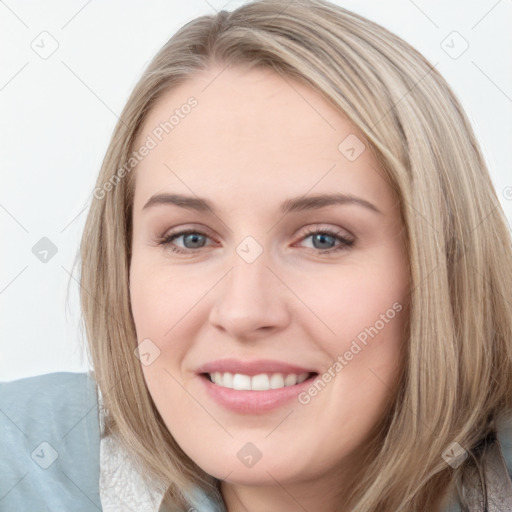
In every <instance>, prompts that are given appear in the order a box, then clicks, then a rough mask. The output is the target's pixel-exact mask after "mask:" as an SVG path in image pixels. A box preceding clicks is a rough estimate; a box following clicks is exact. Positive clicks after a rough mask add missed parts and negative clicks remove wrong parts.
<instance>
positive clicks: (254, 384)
mask: <svg viewBox="0 0 512 512" xmlns="http://www.w3.org/2000/svg"><path fill="white" fill-rule="evenodd" d="M206 375H207V377H208V378H209V379H210V381H211V382H212V383H214V384H216V385H217V386H221V387H224V388H229V389H234V390H238V391H268V390H270V389H281V388H284V387H287V386H295V385H296V384H300V383H302V382H304V381H305V380H306V379H308V378H309V377H310V376H311V374H310V373H308V372H305V373H300V374H295V373H289V374H284V373H270V374H266V373H261V374H259V375H253V376H250V375H244V374H241V373H235V374H233V373H230V372H213V373H207V374H206Z"/></svg>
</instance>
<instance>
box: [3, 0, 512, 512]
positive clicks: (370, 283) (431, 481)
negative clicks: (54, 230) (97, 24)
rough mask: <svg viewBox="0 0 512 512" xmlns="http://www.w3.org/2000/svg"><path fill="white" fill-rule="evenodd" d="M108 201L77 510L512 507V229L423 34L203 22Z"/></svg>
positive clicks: (120, 141)
mask: <svg viewBox="0 0 512 512" xmlns="http://www.w3.org/2000/svg"><path fill="white" fill-rule="evenodd" d="M94 196H95V199H94V201H93V204H92V206H91V209H90V212H89V216H88V219H87V223H86V227H85V231H84V235H83V239H82V245H81V259H82V276H81V278H82V280H81V300H82V308H83V312H84V319H85V325H86V331H87V337H88V343H89V349H90V353H91V356H92V362H93V366H94V374H93V375H91V376H90V377H87V378H84V376H81V377H80V379H79V380H77V379H78V377H77V378H73V377H70V376H69V375H66V374H58V375H57V376H53V377H52V379H54V380H52V383H54V384H55V386H56V388H57V389H58V388H59V387H60V388H62V386H69V387H70V390H69V393H68V395H67V396H73V395H69V394H70V393H73V391H72V390H73V389H75V392H74V398H71V399H69V398H68V399H66V398H65V396H63V397H62V398H59V399H58V400H60V403H61V404H65V405H66V407H64V406H61V409H59V412H58V414H54V417H59V418H60V419H59V422H57V421H56V420H53V421H52V422H51V425H52V428H55V431H56V432H58V434H59V435H58V436H57V435H54V438H55V439H56V440H54V441H53V443H54V444H58V443H60V444H58V447H57V448H55V447H54V446H53V444H52V443H51V442H48V443H47V445H46V444H41V445H37V446H35V445H34V450H33V451H32V452H31V453H32V455H31V458H32V460H33V461H35V462H38V460H37V459H39V462H43V464H42V465H43V466H44V465H47V470H51V463H50V461H51V460H52V459H53V460H54V461H58V459H59V458H60V460H61V461H63V462H62V464H63V467H62V468H60V469H61V471H60V473H58V474H54V475H53V476H52V479H53V480H52V481H56V482H58V483H60V484H61V488H62V484H63V483H64V485H63V487H64V488H66V489H72V490H71V491H69V493H70V494H69V496H71V495H73V496H78V497H75V498H73V499H76V500H77V501H76V503H78V502H79V500H80V499H82V500H84V498H83V496H82V497H80V496H79V493H78V492H77V491H76V489H75V487H78V488H80V490H81V493H82V495H85V496H86V497H87V500H89V501H90V502H92V503H94V505H95V506H96V507H97V508H99V506H100V505H99V501H101V505H102V506H103V507H105V509H106V510H108V509H109V507H110V505H109V503H112V502H115V501H116V499H117V500H119V501H122V500H127V501H128V498H129V499H130V500H136V499H138V500H139V504H138V505H137V506H135V509H137V510H142V509H144V508H143V507H146V508H145V509H147V510H158V509H159V510H226V511H228V512H233V511H237V510H247V511H252V510H272V511H280V510H287V511H289V510H315V511H334V510H337V511H349V510H350V511H353V512H368V511H404V512H405V511H413V510H418V511H419V510H438V511H448V510H450V511H456V510H508V509H509V508H507V507H512V485H511V482H510V479H509V474H510V473H512V454H511V453H510V450H511V445H512V437H511V436H510V432H509V430H510V425H511V420H512V418H511V393H512V377H511V376H512V345H511V339H512V314H511V311H510V304H512V292H511V290H510V286H509V284H508V283H510V280H511V278H512V266H511V262H512V250H511V243H510V235H509V232H508V229H507V225H506V222H505V218H504V215H503V212H502V210H501V208H500V206H499V202H498V199H497V197H496V194H495V192H494V190H493V187H492V183H491V180H490V178H489V174H488V171H487V169H486V166H485V163H484V161H483V158H482V156H481V152H480V150H479V147H478V144H477V141H476V138H475V136H474V134H473V131H472V128H471V126H470V124H469V122H468V120H467V117H466V115H465V114H464V112H463V110H462V108H461V107H460V104H459V102H458V100H457V99H456V97H455V96H454V94H453V92H452V91H451V90H450V88H449V87H448V85H447V84H446V82H445V81H444V79H443V78H442V77H441V76H440V75H439V73H438V72H437V71H436V70H435V68H434V67H432V66H431V65H430V63H428V62H427V61H426V60H425V59H424V58H423V57H422V56H421V55H420V54H418V52H416V51H415V50H414V49H413V48H411V47H410V46H409V45H408V44H406V43H405V42H404V41H402V40H401V39H399V38H398V37H397V36H395V35H393V34H391V33H389V32H388V31H387V30H385V29H384V28H382V27H380V26H378V25H376V24H374V23H372V22H370V21H368V20H366V19H364V18H362V17H361V16H358V15H356V14H354V13H351V12H349V11H346V10H344V9H341V8H339V7H336V6H333V5H331V4H329V3H327V2H323V1H318V0H315V1H305V0H304V1H300V2H293V3H290V4H289V5H284V4H283V3H282V2H278V1H275V0H263V1H260V2H254V3H250V4H247V5H244V6H243V7H240V8H239V9H237V10H235V11H234V12H232V13H228V12H225V11H223V12H220V13H219V14H218V15H216V16H205V17H201V18H198V19H196V20H193V21H192V22H190V23H188V24H187V25H186V26H184V27H183V28H182V29H181V30H179V31H178V33H176V34H175V35H174V36H173V37H172V38H171V39H170V41H169V42H168V43H167V44H166V45H165V46H164V47H163V48H162V50H161V51H160V52H159V53H158V55H157V56H156V57H155V58H154V60H153V61H152V62H151V64H150V65H149V67H148V69H147V70H146V72H145V73H144V75H143V76H142V78H141V79H140V81H139V83H138V84H137V86H136V87H135V90H134V91H133V93H132V95H131V97H130V98H129V100H128V103H127V105H126V107H125V109H124V111H123V113H122V115H121V118H120V122H119V123H118V125H117V127H116V130H115V133H114V135H113V137H112V140H111V143H110V146H109V148H108V151H107V155H106V157H105V160H104V163H103V167H102V169H101V172H100V175H99V177H98V180H97V184H96V188H95V192H94ZM324 244H327V246H325V245H324ZM92 377H93V378H94V380H91V378H92ZM96 384H97V388H98V391H99V392H100V401H101V404H100V405H101V406H100V407H99V412H100V413H101V416H100V417H99V418H98V417H97V415H96V411H97V409H96V406H95V402H94V400H92V398H91V396H92V394H93V392H94V390H95V389H96ZM31 385H32V388H31ZM34 385H35V384H34V383H33V382H32V384H30V383H27V382H25V383H24V384H18V388H17V389H16V388H15V387H14V388H13V387H12V386H15V384H11V385H9V384H6V385H5V386H11V388H9V389H8V388H7V387H4V390H5V391H4V394H5V395H6V394H8V393H9V394H10V395H11V396H14V397H16V398H14V399H12V401H13V404H14V402H16V403H20V400H22V398H20V397H23V396H32V390H33V386H34ZM49 386H50V384H47V386H46V387H45V389H47V388H48V387H49ZM76 389H81V390H82V391H81V392H77V391H76ZM84 389H85V390H87V392H86V393H84V391H83V390H84ZM77 393H78V398H81V400H79V399H78V398H77ZM69 400H70V401H71V402H72V403H73V404H74V405H75V407H77V410H75V411H73V415H74V416H73V419H75V427H73V421H71V419H70V416H69V415H70V414H71V413H69V415H68V416H69V417H68V416H66V413H65V412H64V411H65V410H67V404H68V402H69ZM55 401H56V399H55V394H54V395H53V401H52V404H54V403H55ZM91 403H92V405H91ZM31 406H32V407H36V406H37V405H34V404H33V403H32V402H31ZM52 407H56V406H54V405H52ZM11 409H15V407H14V405H13V406H12V408H11ZM11 409H9V410H8V413H9V412H10V411H11ZM81 412H82V413H83V414H82V415H81V416H80V413H81ZM12 414H13V413H12V412H10V414H8V415H9V417H11V416H12ZM59 414H62V415H63V416H65V417H66V421H64V419H63V418H62V417H60V416H58V415H59ZM91 417H92V418H93V419H90V418H91ZM80 418H81V419H80ZM94 419H97V420H98V425H96V423H95V422H94ZM5 421H7V420H5ZM10 421H11V423H15V424H17V425H18V426H19V425H20V424H21V423H22V422H23V418H16V419H15V421H13V420H10ZM56 423H57V424H58V425H59V427H58V428H57V427H55V424H56ZM63 423H66V427H65V428H64V427H62V424H63ZM96 427H98V428H96ZM100 427H101V433H102V435H101V441H100V440H99V438H96V437H95V432H97V431H98V432H99V430H100ZM11 430H13V429H12V427H11ZM21 430H22V431H23V432H25V431H24V430H23V429H21ZM13 431H14V430H13ZM14 432H15V431H14ZM25 434H26V432H25ZM37 435H38V436H39V438H40V437H41V436H43V434H42V433H38V434H37ZM73 435H75V436H79V439H84V436H85V435H87V436H90V444H87V443H84V444H81V443H80V442H78V441H76V442H74V443H72V442H69V443H68V444H67V445H64V444H63V443H62V441H63V440H65V439H70V438H71V437H70V436H73ZM15 436H18V437H19V438H21V434H20V433H19V432H15V433H14V434H12V436H11V438H10V439H11V441H10V442H8V446H10V447H11V450H14V448H13V445H14V444H15V442H14V437H15ZM28 437H30V436H28ZM32 437H35V436H32ZM98 437H99V436H98ZM57 438H58V439H57ZM23 442H24V443H25V444H27V441H26V440H24V441H23ZM18 447H19V445H18ZM52 449H53V450H54V452H56V453H57V457H56V455H55V453H53V452H52ZM62 454H64V455H62ZM96 454H98V457H97V458H95V457H96ZM66 456H67V457H68V458H66ZM81 457H85V458H86V460H87V464H86V467H87V468H88V469H87V470H86V471H85V474H83V475H81V476H80V475H77V476H74V477H73V476H70V471H71V470H72V469H75V468H73V467H72V466H73V464H72V462H71V461H72V460H77V459H79V458H81ZM504 457H505V459H504ZM66 461H68V462H66ZM31 462H32V461H31ZM55 464H57V462H56V463H55ZM98 465H100V466H101V467H99V468H98ZM39 466H41V464H39ZM53 467H56V466H53ZM119 474H124V475H125V477H119V476H118V475H119ZM91 475H92V477H91ZM98 475H99V476H98ZM22 476H23V473H22V471H21V470H20V471H18V477H17V478H18V480H19V479H20V478H22ZM97 477H98V478H97ZM27 478H28V477H27ZM38 478H39V476H38ZM41 478H42V477H41ZM81 478H83V480H81ZM59 479H60V480H59ZM13 480H14V479H13ZM98 480H99V487H100V489H99V493H100V495H101V496H100V497H99V498H101V499H100V500H99V499H98V493H97V492H96V489H95V487H94V482H95V481H98ZM70 482H72V484H71V483H70ZM91 482H92V483H91ZM134 482H135V483H134ZM137 482H138V483H137ZM11 485H13V486H14V487H12V488H11V489H10V490H8V491H7V492H8V494H7V498H9V499H16V498H13V496H14V497H15V496H16V495H18V496H27V495H28V494H30V491H29V490H25V491H24V493H25V494H23V493H22V491H20V490H19V489H23V485H24V484H23V481H20V482H18V483H16V482H14V481H13V482H12V483H11ZM56 485H57V484H56ZM73 485H74V486H75V487H73ZM137 485H138V486H139V487H137ZM43 487H44V482H43V483H42V484H41V488H43ZM120 487H122V488H123V489H124V490H123V489H121V490H119V492H117V494H116V492H113V491H117V490H118V489H119V488H120ZM82 488H85V489H86V490H85V491H84V490H82ZM132 489H135V490H134V491H133V493H134V494H130V493H131V492H132ZM41 492H45V491H41ZM66 492H67V491H66ZM123 492H124V497H123V496H122V494H123ZM73 493H74V494H73ZM47 494H48V493H47ZM62 494H64V492H62ZM128 495H129V496H128ZM142 495H143V496H142ZM9 496H10V497H9ZM141 496H142V497H141ZM7 498H6V499H7ZM19 499H20V500H21V499H23V498H19ZM52 499H54V500H57V499H58V498H56V497H55V495H53V498H52ZM142 502H143V503H142ZM55 503H59V504H61V503H63V501H61V502H59V501H56V502H55ZM114 505H115V503H114ZM89 506H90V503H89ZM129 506H131V507H133V506H134V502H133V501H131V502H130V503H127V504H126V505H124V508H123V507H121V509H126V510H129V509H130V508H128V507H129ZM152 507H153V508H152ZM84 510H85V508H84Z"/></svg>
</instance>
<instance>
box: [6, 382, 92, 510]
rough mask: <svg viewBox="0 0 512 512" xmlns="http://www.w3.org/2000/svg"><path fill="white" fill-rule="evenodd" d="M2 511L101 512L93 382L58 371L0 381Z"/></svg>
mask: <svg viewBox="0 0 512 512" xmlns="http://www.w3.org/2000/svg"><path fill="white" fill-rule="evenodd" d="M0 430H1V432H2V436H1V437H0V499H1V500H2V507H5V508H6V510H19V511H25V510H27V511H28V510H36V509H37V510H42V511H43V510H59V509H62V510H70V509H73V510H76V511H82V510H84V511H85V510H91V507H92V506H93V505H94V506H95V507H96V508H97V509H98V510H101V505H100V500H99V491H98V480H99V440H100V430H99V418H98V398H97V391H96V383H95V382H94V379H93V378H92V377H91V376H90V375H89V374H87V373H69V372H58V373H51V374H47V375H39V376H36V377H28V378H24V379H19V380H15V381H12V382H1V383H0Z"/></svg>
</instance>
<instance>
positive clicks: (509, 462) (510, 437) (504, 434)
mask: <svg viewBox="0 0 512 512" xmlns="http://www.w3.org/2000/svg"><path fill="white" fill-rule="evenodd" d="M497 437H498V441H499V443H500V448H501V453H502V455H503V459H504V461H505V465H506V467H507V471H508V474H509V476H510V478H512V419H502V420H500V422H499V423H498V428H497Z"/></svg>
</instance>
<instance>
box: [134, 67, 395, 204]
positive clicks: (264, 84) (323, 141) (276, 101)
mask: <svg viewBox="0 0 512 512" xmlns="http://www.w3.org/2000/svg"><path fill="white" fill-rule="evenodd" d="M190 105H193V106H190ZM148 138H149V139H151V140H152V141H153V143H154V147H153V148H152V149H151V150H150V151H149V153H148V154H147V155H146V156H145V157H144V158H143V159H142V161H141V162H139V164H138V165H137V167H136V169H135V174H136V191H135V203H136V204H135V207H136V208H137V206H138V207H142V201H145V200H147V198H148V197H149V196H150V195H151V194H154V193H155V192H158V191H161V190H173V191H180V192H184V193H189V194H190V192H193V193H195V194H197V195H201V196H211V195H212V194H215V193H217V192H221V191H225V190H226V189H229V190H230V191H231V192H232V193H233V194H245V195H247V194H250V195H251V196H253V195H259V196H260V198H261V197H266V196H268V194H274V195H275V194H279V191H282V193H283V197H285V196H286V197H288V196H293V195H299V194H306V193H307V192H308V191H309V190H311V189H314V192H325V191H332V190H339V191H345V190H344V189H347V190H349V191H350V192H351V193H355V194H364V195H366V196H372V194H373V195H374V198H375V199H376V196H382V195H383V191H385V190H383V189H385V188H386V186H387V184H386V181H385V180H384V179H383V173H382V170H381V169H379V165H378V163H377V162H376V160H375V159H374V157H373V156H372V154H371V152H370V151H369V149H368V145H367V144H366V142H365V141H364V137H363V136H362V135H361V134H360V132H359V131H358V130H356V128H355V127H354V126H353V125H352V124H351V123H350V122H349V121H348V120H347V119H345V118H344V116H343V115H341V113H340V112H338V111H336V110H335V109H334V107H332V106H331V105H330V104H329V103H328V102H327V101H325V100H324V99H323V98H322V97H321V96H320V95H319V94H318V93H317V92H316V91H314V90H313V89H311V88H310V87H308V86H306V85H304V84H302V83H300V82H298V81H296V80H293V79H291V78H289V77H282V76H281V75H279V74H278V73H276V72H274V71H272V70H269V69H258V68H256V69H251V70H246V69H241V68H237V67H227V68H223V67H214V68H210V69H208V70H205V71H203V72H201V73H198V74H196V75H193V76H192V77H191V78H190V79H189V80H187V81H186V82H184V83H183V84H181V85H180V86H179V87H176V88H174V89H173V90H171V91H168V92H167V93H166V94H165V95H163V96H162V97H161V98H160V100H159V101H158V102H157V103H156V105H155V106H154V107H153V108H152V109H151V111H150V112H149V113H148V115H147V117H146V119H145V121H144V123H143V125H142V128H141V131H140V133H139V135H138V137H137V141H136V144H135V147H139V146H141V145H142V144H144V142H145V141H148V140H149V139H148ZM340 144H341V146H340ZM152 145H153V144H152ZM365 146H366V149H364V148H365ZM350 147H354V148H355V151H356V153H355V155H356V156H357V155H358V154H359V153H360V152H361V151H362V152H361V154H360V155H359V156H357V158H355V159H354V158H353V155H354V152H352V153H349V154H348V157H350V158H348V157H347V154H346V153H344V151H346V150H347V148H348V149H350ZM388 192H389V191H388ZM262 194H263V196H262ZM385 199H386V198H384V200H385ZM381 201H382V197H381Z"/></svg>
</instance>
